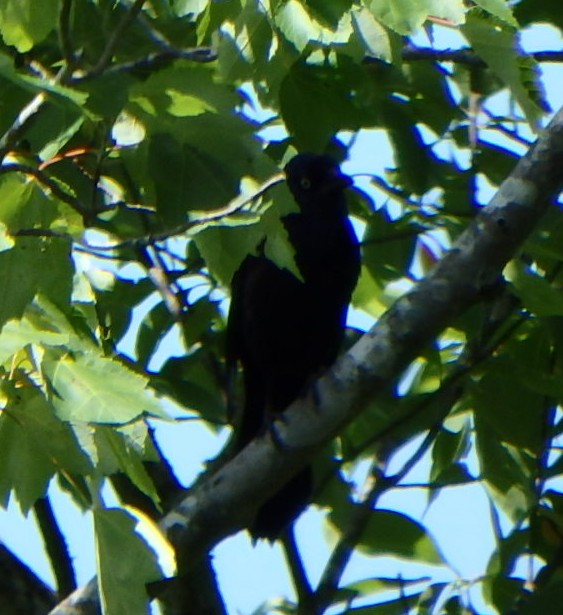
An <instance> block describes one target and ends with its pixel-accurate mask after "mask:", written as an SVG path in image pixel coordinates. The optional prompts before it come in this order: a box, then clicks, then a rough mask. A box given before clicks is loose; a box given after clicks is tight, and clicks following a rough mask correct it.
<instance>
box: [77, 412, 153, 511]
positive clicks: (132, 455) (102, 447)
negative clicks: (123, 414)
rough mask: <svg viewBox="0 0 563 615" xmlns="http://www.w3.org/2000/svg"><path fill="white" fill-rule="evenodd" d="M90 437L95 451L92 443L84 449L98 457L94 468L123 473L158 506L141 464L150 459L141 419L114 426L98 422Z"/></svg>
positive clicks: (107, 472) (151, 453)
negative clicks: (115, 427) (118, 426)
mask: <svg viewBox="0 0 563 615" xmlns="http://www.w3.org/2000/svg"><path fill="white" fill-rule="evenodd" d="M93 436H94V437H93V441H92V445H93V446H95V453H94V452H93V450H92V446H89V447H88V449H89V451H90V453H91V454H93V455H94V456H91V458H92V459H94V458H95V459H97V460H98V463H97V466H96V470H97V471H98V472H100V473H101V474H102V475H104V476H109V475H111V474H115V473H116V472H122V473H124V474H126V475H127V477H128V478H129V479H130V480H131V482H132V483H133V484H134V485H135V486H136V487H137V488H138V489H139V490H140V491H141V492H142V493H144V494H145V495H146V496H148V497H149V498H151V500H152V501H153V502H154V503H155V505H156V506H158V505H159V497H158V494H157V492H156V489H155V486H154V483H153V482H152V480H151V478H150V476H149V475H148V474H147V471H146V469H145V466H144V464H143V461H147V460H149V459H150V460H154V454H153V453H154V451H153V449H152V447H151V446H149V444H150V436H149V432H148V428H147V425H146V424H145V422H144V421H134V422H133V423H131V424H128V425H124V426H122V427H120V428H118V429H113V428H111V427H108V426H106V425H98V426H97V427H96V429H95V431H94V433H93Z"/></svg>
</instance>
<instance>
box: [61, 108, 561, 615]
mask: <svg viewBox="0 0 563 615" xmlns="http://www.w3.org/2000/svg"><path fill="white" fill-rule="evenodd" d="M562 186H563V109H561V110H560V111H559V112H558V113H557V114H556V115H555V117H554V118H553V119H552V121H551V122H550V124H549V126H548V128H547V129H546V130H545V131H544V133H543V134H542V135H541V136H540V137H539V138H538V140H537V141H536V143H535V144H534V145H533V146H532V147H531V148H530V150H529V152H528V153H527V154H526V156H524V157H523V158H522V159H521V160H520V161H519V162H518V164H517V165H516V167H515V169H514V170H513V172H512V173H511V174H510V175H509V177H507V179H506V180H505V181H504V182H503V184H502V186H501V187H500V189H499V191H498V192H497V193H496V195H495V196H494V197H493V199H492V200H491V202H490V204H489V205H488V206H487V207H486V208H484V209H483V210H482V211H481V212H480V213H479V215H478V216H477V217H476V218H475V220H474V221H473V222H472V223H471V224H470V226H469V227H468V228H467V229H466V231H465V232H464V233H463V234H462V235H461V236H460V238H459V240H458V241H457V242H456V244H455V245H454V247H453V248H452V249H451V250H450V251H449V252H448V253H447V254H446V255H445V256H444V258H443V259H442V260H441V261H440V262H439V263H438V264H437V265H436V267H435V268H434V270H433V271H432V272H431V273H430V275H429V276H428V277H427V278H426V279H424V280H423V281H421V282H420V283H419V284H418V285H417V286H416V287H415V288H414V289H413V290H412V291H410V292H409V293H407V294H405V295H404V296H403V297H402V298H400V299H399V300H398V301H397V302H396V303H395V304H394V305H393V306H392V307H391V309H389V310H388V311H387V312H386V313H385V314H384V315H383V316H382V317H381V319H380V320H379V322H378V323H377V324H376V325H375V326H374V327H373V328H372V329H371V330H370V331H369V332H367V333H366V334H365V335H364V336H363V337H362V338H361V339H360V340H359V341H358V342H357V343H356V345H355V346H354V347H353V348H352V349H351V350H350V351H349V352H348V353H347V354H345V355H344V356H342V357H341V358H340V359H339V360H338V361H337V363H336V364H335V365H334V366H333V367H332V369H330V370H329V371H328V372H327V373H326V374H325V375H324V376H323V377H322V378H320V379H319V380H318V381H317V382H316V383H315V390H314V394H313V392H311V393H310V394H309V395H307V396H306V397H305V398H303V399H300V400H298V401H296V402H295V403H294V404H292V405H291V406H290V408H289V409H288V410H287V411H286V412H285V414H284V420H283V421H278V422H277V423H276V431H277V432H278V435H279V439H280V440H281V441H282V442H284V443H285V446H284V447H280V446H279V445H276V443H274V442H273V441H272V439H271V436H270V434H267V435H266V436H265V437H263V438H259V439H257V440H255V441H254V442H252V443H251V444H250V445H249V446H248V447H246V448H245V449H244V450H243V451H242V452H241V453H240V454H239V455H237V456H236V457H235V458H234V459H233V460H231V461H230V462H229V463H228V464H226V465H225V466H224V467H223V468H221V469H220V470H219V471H218V472H216V473H215V474H213V475H212V476H210V477H209V479H208V480H206V481H204V482H203V483H202V484H201V485H199V486H198V487H197V488H196V489H194V490H193V491H191V492H190V493H189V494H188V495H187V496H186V497H185V498H184V500H183V501H182V502H181V503H180V504H179V505H178V506H177V507H176V508H175V509H174V510H173V511H172V512H171V513H169V514H168V515H166V517H165V518H164V519H163V520H162V523H161V525H162V527H163V529H164V530H165V531H166V532H167V534H168V536H169V538H170V540H171V542H172V544H173V545H174V546H175V548H176V550H177V552H178V554H179V555H181V554H188V553H189V554H190V558H192V559H193V561H194V562H196V561H198V560H199V559H200V558H201V556H202V554H204V553H206V552H208V551H209V550H210V549H211V548H212V547H213V546H214V545H216V544H217V543H218V542H220V541H221V540H222V539H223V538H225V537H227V536H228V535H230V534H233V533H235V532H236V531H238V530H240V529H242V528H243V527H245V526H246V525H248V524H249V523H250V521H251V520H252V517H253V514H254V513H255V511H256V510H257V509H258V507H259V506H260V505H261V504H262V503H263V502H264V501H265V500H266V499H267V498H268V497H269V496H271V495H272V494H273V493H274V492H275V491H276V490H277V489H278V488H279V487H280V486H281V485H282V484H283V483H284V482H285V481H286V480H287V479H288V478H289V477H290V476H291V475H292V474H294V473H295V472H297V471H298V470H299V469H301V468H302V467H304V466H305V465H306V464H307V463H309V462H310V460H311V458H312V457H313V455H314V453H315V452H316V451H317V450H318V449H319V448H321V447H322V446H323V445H324V444H326V443H327V442H328V441H330V440H331V439H332V438H333V437H334V436H335V435H336V434H337V433H338V432H339V431H341V430H342V428H343V427H344V426H345V425H346V424H347V423H349V422H350V421H351V420H353V419H354V418H355V417H356V416H357V415H358V414H359V413H360V412H361V411H362V409H363V407H364V406H365V405H366V404H367V402H368V401H370V402H371V401H373V399H374V398H376V397H377V396H378V395H379V394H381V393H383V392H386V391H387V390H388V389H389V387H390V386H391V385H392V384H393V382H395V381H396V379H397V378H398V377H399V376H400V375H401V374H402V372H403V371H404V370H405V368H406V367H407V366H408V365H409V363H410V362H411V361H413V360H414V359H415V358H416V357H417V356H418V354H419V353H420V351H421V350H422V349H423V348H424V347H425V346H427V345H428V344H430V343H431V341H432V340H433V339H434V338H435V336H436V335H437V334H438V333H439V332H440V331H441V330H443V329H444V328H445V327H446V326H447V325H448V324H449V323H451V321H452V320H453V319H454V318H455V317H457V316H458V315H460V314H461V313H462V312H463V311H464V310H465V309H466V308H468V307H469V306H471V305H473V304H474V303H476V302H478V301H479V300H480V299H481V298H482V297H483V294H484V292H486V290H487V289H488V288H490V287H491V286H493V285H495V284H496V283H497V281H498V279H499V276H500V275H501V272H502V269H503V267H504V265H505V264H506V263H507V262H508V261H509V260H510V258H511V257H512V256H513V255H514V253H515V252H516V251H517V250H518V247H519V246H520V244H521V243H522V242H523V240H524V239H525V238H526V237H527V235H528V234H529V233H530V232H531V230H532V229H533V227H534V225H535V224H536V223H537V222H538V220H539V219H540V218H541V216H542V214H543V213H544V212H545V211H546V209H547V208H548V206H549V205H550V203H552V202H553V200H554V198H555V197H557V195H558V193H559V191H560V190H561V188H562ZM79 591H80V593H75V594H73V595H72V596H71V597H70V598H69V600H70V602H68V603H67V601H65V602H63V603H61V605H59V606H58V607H56V608H55V609H54V610H53V611H52V614H53V615H63V614H65V613H68V612H69V611H68V610H66V607H65V604H67V605H68V604H72V605H73V607H74V608H75V611H74V613H82V610H80V609H81V605H82V601H85V602H86V603H87V604H90V605H91V604H92V601H93V600H94V601H95V599H96V598H95V584H94V583H90V584H89V589H88V590H86V591H84V590H79ZM92 592H94V594H93V593H92Z"/></svg>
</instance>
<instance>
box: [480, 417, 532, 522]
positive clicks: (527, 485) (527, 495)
mask: <svg viewBox="0 0 563 615" xmlns="http://www.w3.org/2000/svg"><path fill="white" fill-rule="evenodd" d="M475 425H476V430H477V440H476V441H477V455H478V458H479V463H480V466H481V469H482V478H483V479H484V481H485V485H486V487H487V491H488V492H489V494H490V496H491V498H492V500H493V501H494V502H495V503H496V504H497V505H498V506H499V507H500V508H501V510H503V511H504V512H505V513H506V514H507V515H508V517H509V518H510V519H511V520H512V521H513V522H514V523H519V522H521V521H522V519H523V518H524V517H525V515H526V514H527V513H528V511H529V510H530V508H531V506H532V505H533V502H534V497H535V496H534V493H533V491H532V484H533V478H534V477H533V476H532V473H531V472H530V471H529V470H528V469H527V468H526V465H525V459H524V456H523V454H521V453H520V452H519V451H518V450H517V449H515V448H514V447H511V446H509V445H507V444H503V443H502V442H501V441H500V440H499V438H498V436H497V435H496V434H495V433H494V432H493V431H492V430H491V429H489V428H488V426H487V424H486V423H484V422H483V418H482V413H479V414H476V421H475Z"/></svg>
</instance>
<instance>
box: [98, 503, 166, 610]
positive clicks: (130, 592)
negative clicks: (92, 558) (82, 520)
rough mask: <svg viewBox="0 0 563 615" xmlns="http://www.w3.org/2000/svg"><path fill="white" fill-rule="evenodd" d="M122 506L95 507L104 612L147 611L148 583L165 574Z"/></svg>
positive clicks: (99, 583) (99, 585)
mask: <svg viewBox="0 0 563 615" xmlns="http://www.w3.org/2000/svg"><path fill="white" fill-rule="evenodd" d="M136 525H137V521H136V520H135V518H134V517H132V516H131V515H129V514H128V513H126V512H125V511H123V510H120V509H116V508H113V509H105V510H99V509H97V510H95V511H94V530H95V533H96V562H97V572H98V587H99V590H100V599H101V602H102V609H103V613H104V615H139V613H146V612H147V607H148V596H147V592H146V588H145V584H146V583H149V582H153V581H157V580H159V579H160V578H162V573H161V571H160V569H159V567H158V564H157V560H156V555H155V553H154V551H153V550H152V549H151V548H150V547H149V546H148V545H147V543H146V542H145V541H144V540H143V538H141V536H140V535H139V534H137V533H136V531H135V528H136Z"/></svg>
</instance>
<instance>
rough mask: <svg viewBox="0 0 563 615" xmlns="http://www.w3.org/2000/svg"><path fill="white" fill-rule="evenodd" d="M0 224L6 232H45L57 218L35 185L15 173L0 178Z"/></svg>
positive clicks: (50, 202)
mask: <svg viewBox="0 0 563 615" xmlns="http://www.w3.org/2000/svg"><path fill="white" fill-rule="evenodd" d="M0 202H2V203H3V207H2V209H1V211H0V221H1V222H2V223H3V224H4V225H5V226H6V228H7V229H8V231H9V232H11V233H15V232H17V231H19V230H21V229H32V228H43V229H48V228H50V226H51V223H52V222H53V221H54V220H55V219H56V217H57V214H58V212H57V207H56V205H55V204H54V203H53V201H52V200H51V199H49V198H48V197H47V196H46V195H45V193H44V192H43V190H41V189H40V188H39V186H38V185H37V183H36V182H35V181H30V180H29V179H27V178H24V177H22V176H21V175H19V174H17V173H9V174H6V175H2V176H0Z"/></svg>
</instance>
